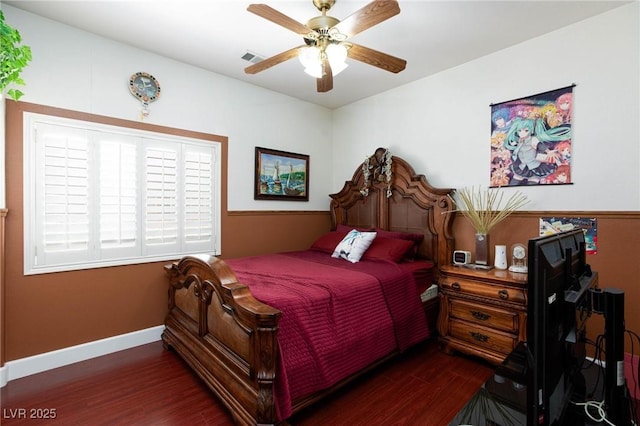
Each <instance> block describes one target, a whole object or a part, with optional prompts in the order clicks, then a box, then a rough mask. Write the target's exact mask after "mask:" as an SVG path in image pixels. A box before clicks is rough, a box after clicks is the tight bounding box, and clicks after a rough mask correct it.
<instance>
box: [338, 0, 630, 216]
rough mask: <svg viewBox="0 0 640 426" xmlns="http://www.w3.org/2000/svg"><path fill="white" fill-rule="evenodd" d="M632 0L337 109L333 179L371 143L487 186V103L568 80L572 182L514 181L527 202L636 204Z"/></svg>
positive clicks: (450, 178)
mask: <svg viewBox="0 0 640 426" xmlns="http://www.w3.org/2000/svg"><path fill="white" fill-rule="evenodd" d="M639 6H640V5H639V3H638V2H635V3H633V4H630V5H628V6H622V7H619V8H616V9H614V10H612V11H611V12H607V13H605V14H602V15H598V16H596V17H594V18H591V19H588V20H585V21H582V22H580V23H577V24H574V25H571V26H568V27H565V28H562V29H560V30H558V31H555V32H553V33H549V34H547V35H544V36H542V37H538V38H536V39H532V40H529V41H527V42H524V43H522V44H519V45H516V46H513V47H511V48H509V49H505V50H502V51H500V52H497V53H495V54H492V55H488V56H485V57H482V58H480V59H478V60H474V61H472V62H469V63H466V64H464V65H461V66H458V67H456V68H453V69H450V70H447V71H444V72H442V73H439V74H437V75H434V76H431V77H428V78H424V79H422V80H420V81H416V82H414V83H411V84H407V85H405V86H403V87H401V88H398V89H394V90H390V91H388V92H386V93H383V94H380V95H377V96H373V97H371V98H368V99H364V100H362V101H358V102H355V103H353V104H350V105H348V106H345V107H343V108H340V109H338V110H335V111H334V112H333V134H334V142H333V143H334V156H333V167H334V172H333V176H334V188H333V189H334V190H338V189H340V188H341V187H342V184H343V181H344V178H343V177H344V176H348V175H350V173H353V170H354V169H355V167H357V165H358V162H360V161H362V159H364V157H365V155H366V154H368V153H372V152H373V151H374V150H375V148H376V147H379V146H381V147H389V149H390V150H391V152H392V153H393V154H394V155H398V156H400V157H402V158H405V159H407V160H408V161H409V162H410V163H411V164H412V165H413V166H414V168H415V170H416V172H417V173H423V174H425V175H426V176H427V178H428V179H429V181H430V183H431V184H432V185H434V186H438V187H447V188H459V187H463V186H472V185H482V186H487V185H488V184H489V163H490V133H491V130H490V129H491V127H490V126H491V122H490V116H491V111H490V104H495V103H500V102H503V101H508V100H511V99H517V98H521V97H523V96H527V95H533V94H536V93H540V92H545V91H548V90H553V89H557V88H561V87H566V86H569V85H571V84H573V83H575V84H576V87H575V88H574V93H573V100H574V102H573V119H572V130H573V156H572V159H573V164H572V180H573V182H574V184H573V185H564V186H562V185H560V186H557V185H553V186H534V187H522V188H520V189H521V191H522V192H524V193H525V194H526V195H527V196H528V197H529V198H530V199H531V201H532V202H531V203H530V204H529V205H528V206H527V209H528V210H568V211H581V210H596V211H601V210H602V211H610V210H613V211H637V210H640V139H639V138H640V136H639V135H640V121H639V120H640V106H639V105H640V87H639V79H640V36H639V28H640V19H639V17H640V7H639ZM550 13H552V11H551V12H550ZM407 66H411V64H408V65H407ZM505 191H511V189H505Z"/></svg>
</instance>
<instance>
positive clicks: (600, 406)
mask: <svg viewBox="0 0 640 426" xmlns="http://www.w3.org/2000/svg"><path fill="white" fill-rule="evenodd" d="M571 403H572V404H574V405H577V406H578V407H584V414H585V416H587V417H588V418H589V419H590V420H592V421H594V422H598V423H602V422H605V423H606V424H608V425H610V426H616V425H615V424H613V423H611V422H610V421H609V420H607V412H606V411H605V409H604V401H587V402H573V401H571ZM590 408H594V409H595V410H596V412H597V415H598V417H596V416H594V415H592V414H591V413H590V412H589V409H590Z"/></svg>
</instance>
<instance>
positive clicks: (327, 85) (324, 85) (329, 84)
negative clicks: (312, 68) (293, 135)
mask: <svg viewBox="0 0 640 426" xmlns="http://www.w3.org/2000/svg"><path fill="white" fill-rule="evenodd" d="M322 72H323V75H322V77H321V78H318V79H316V86H317V87H318V92H321V93H323V92H328V91H329V90H331V89H333V71H331V65H330V64H329V60H328V59H326V58H325V59H324V61H322Z"/></svg>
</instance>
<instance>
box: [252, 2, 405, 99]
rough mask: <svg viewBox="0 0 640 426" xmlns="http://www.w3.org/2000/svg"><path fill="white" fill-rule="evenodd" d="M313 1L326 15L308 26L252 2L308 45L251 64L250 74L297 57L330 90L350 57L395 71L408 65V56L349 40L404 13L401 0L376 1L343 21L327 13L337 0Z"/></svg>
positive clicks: (320, 89) (322, 89)
mask: <svg viewBox="0 0 640 426" xmlns="http://www.w3.org/2000/svg"><path fill="white" fill-rule="evenodd" d="M312 1H313V4H314V6H315V7H316V8H317V9H318V10H319V11H320V12H321V13H322V15H320V16H316V17H315V18H311V19H310V20H309V21H308V22H307V24H306V25H304V24H301V23H300V22H298V21H296V20H295V19H292V18H290V17H288V16H286V15H285V14H283V13H281V12H279V11H277V10H275V9H273V8H272V7H270V6H268V5H266V4H251V5H249V7H248V8H247V10H248V11H249V12H251V13H254V14H256V15H258V16H260V17H262V18H264V19H267V20H269V21H271V22H273V23H276V24H278V25H280V26H282V27H285V28H286V29H288V30H290V31H293V32H295V33H297V34H299V35H301V36H302V38H303V39H304V43H305V44H303V45H300V46H297V47H294V48H292V49H289V50H286V51H284V52H282V53H279V54H277V55H275V56H272V57H270V58H267V59H265V60H263V61H260V62H258V63H256V64H253V65H251V66H248V67H247V68H245V69H244V71H245V72H246V73H247V74H256V73H259V72H261V71H264V70H266V69H268V68H271V67H272V66H274V65H277V64H279V63H282V62H285V61H288V60H289V59H292V58H294V57H296V56H297V57H298V58H299V59H300V62H302V64H303V65H304V67H305V72H307V73H308V74H310V75H312V76H314V77H316V81H317V88H318V92H328V91H329V90H331V89H333V76H334V75H337V74H338V73H339V72H340V71H342V70H343V69H344V68H346V66H347V65H346V63H345V62H344V61H345V59H346V58H347V57H349V58H351V59H355V60H356V61H360V62H364V63H366V64H369V65H373V66H375V67H378V68H381V69H383V70H385V71H390V72H393V73H398V72H400V71H402V70H404V68H405V66H406V65H407V61H405V60H404V59H400V58H396V57H394V56H391V55H387V54H386V53H382V52H379V51H377V50H373V49H370V48H368V47H364V46H360V45H358V44H355V43H351V42H346V40H347V39H348V38H349V37H353V36H354V35H356V34H358V33H360V32H362V31H364V30H366V29H368V28H371V27H373V26H374V25H377V24H379V23H381V22H383V21H385V20H387V19H389V18H391V17H392V16H395V15H397V14H398V13H400V6H398V2H397V1H395V0H378V1H373V2H371V3H369V4H367V5H366V6H364V7H363V8H362V9H360V10H358V11H356V12H354V13H353V14H351V15H349V16H348V17H347V18H345V19H344V20H342V21H340V20H338V19H336V18H334V17H332V16H329V15H327V12H328V11H329V9H331V7H332V6H333V5H334V4H335V2H336V0H312Z"/></svg>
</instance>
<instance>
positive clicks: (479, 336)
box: [470, 331, 489, 342]
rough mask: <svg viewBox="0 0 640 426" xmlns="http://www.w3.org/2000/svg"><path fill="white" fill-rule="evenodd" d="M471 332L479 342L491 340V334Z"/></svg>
mask: <svg viewBox="0 0 640 426" xmlns="http://www.w3.org/2000/svg"><path fill="white" fill-rule="evenodd" d="M470 333H471V337H473V338H474V339H476V340H477V341H479V342H486V341H487V340H489V336H487V335H484V334H482V333H478V332H476V331H471V332H470Z"/></svg>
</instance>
